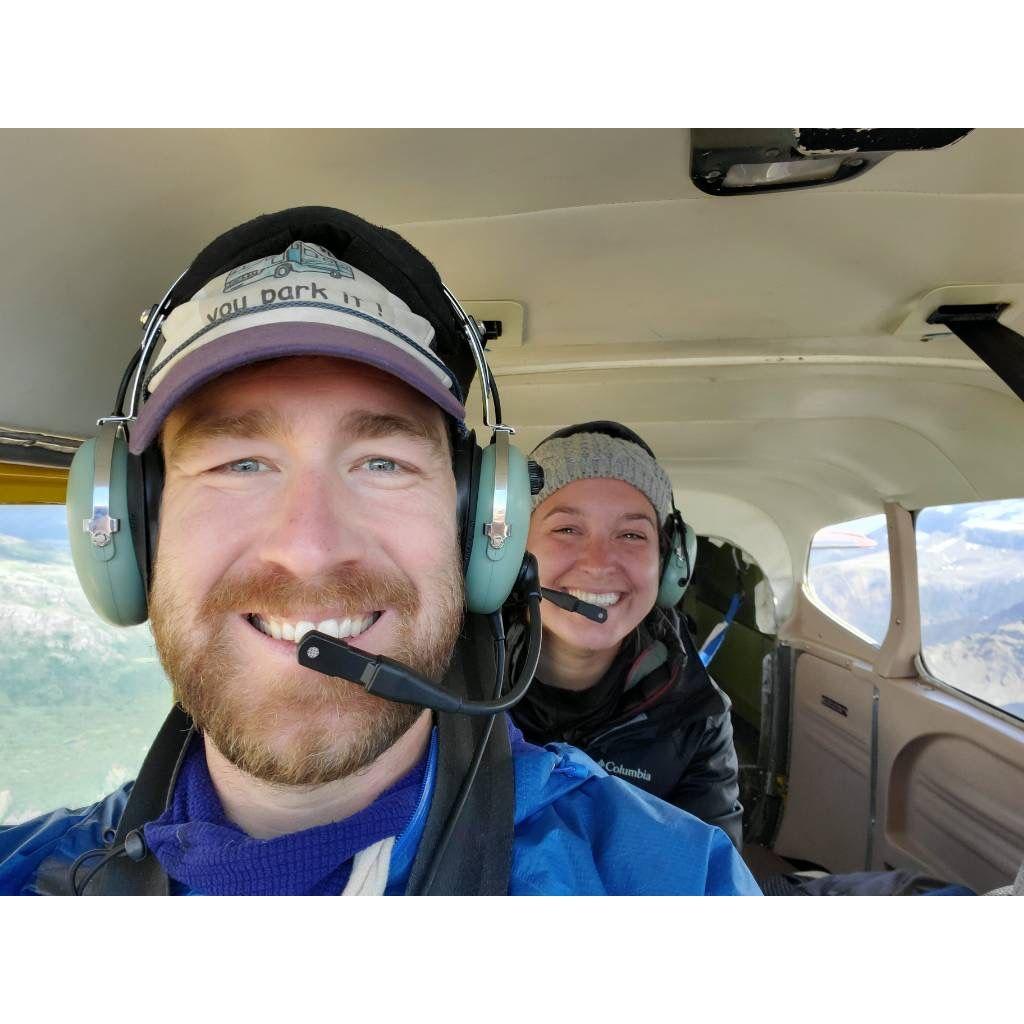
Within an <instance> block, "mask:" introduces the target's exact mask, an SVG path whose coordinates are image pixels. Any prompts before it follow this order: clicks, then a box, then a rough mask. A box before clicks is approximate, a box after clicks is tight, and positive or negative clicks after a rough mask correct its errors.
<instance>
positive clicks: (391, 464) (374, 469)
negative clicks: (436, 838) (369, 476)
mask: <svg viewBox="0 0 1024 1024" xmlns="http://www.w3.org/2000/svg"><path fill="white" fill-rule="evenodd" d="M366 466H367V468H368V469H369V470H370V472H371V473H393V472H394V471H395V470H396V469H398V463H397V462H395V461H394V460H393V459H367V460H366Z"/></svg>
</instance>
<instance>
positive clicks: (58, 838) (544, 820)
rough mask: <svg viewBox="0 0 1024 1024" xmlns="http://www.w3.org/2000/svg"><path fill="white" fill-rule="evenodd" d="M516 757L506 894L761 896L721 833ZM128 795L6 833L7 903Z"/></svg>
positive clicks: (545, 751)
mask: <svg viewBox="0 0 1024 1024" xmlns="http://www.w3.org/2000/svg"><path fill="white" fill-rule="evenodd" d="M436 746H437V744H436V741H434V742H432V743H431V747H430V754H429V758H428V763H427V773H426V779H425V781H424V785H423V792H422V794H421V796H420V800H419V804H418V806H417V808H416V811H415V813H414V814H413V817H412V820H411V822H410V823H409V825H408V827H407V828H406V829H405V831H404V832H403V833H402V834H401V835H400V836H398V837H397V839H396V842H395V847H394V850H393V852H392V858H391V869H390V874H389V876H388V887H387V895H399V894H401V893H402V892H404V890H405V884H406V882H407V880H408V877H409V871H410V868H411V866H412V862H413V859H414V857H415V854H416V850H417V848H418V846H419V842H420V838H421V836H422V834H423V828H424V825H425V823H426V820H427V813H428V811H429V809H430V799H431V795H432V793H433V788H434V780H435V775H436V768H437V750H436ZM512 756H513V764H514V770H515V839H514V843H513V850H512V872H511V876H510V881H509V895H511V896H529V895H590V896H601V895H652V896H653V895H713V896H718V895H760V890H759V889H758V887H757V883H756V882H755V881H754V879H753V877H752V876H751V874H750V872H749V871H748V870H747V868H746V865H744V863H743V861H742V860H741V859H740V857H739V855H738V854H737V852H736V850H735V848H734V847H733V845H732V843H731V842H730V841H729V838H728V836H726V834H725V833H724V832H723V831H722V830H721V829H719V828H713V827H711V826H709V825H705V824H704V823H703V822H702V821H700V820H699V819H697V818H695V817H693V816H692V815H690V814H688V813H686V812H685V811H681V810H679V809H678V808H676V807H673V806H671V805H670V804H667V803H665V802H663V801H662V800H659V799H657V798H656V797H653V796H651V795H649V794H648V793H645V792H644V791H643V790H640V789H637V788H636V787H634V786H631V785H629V783H626V782H623V781H622V780H621V779H617V778H615V777H613V776H610V775H608V773H607V772H605V771H604V770H603V769H601V768H599V767H598V766H597V765H596V764H595V763H594V762H593V761H592V760H591V759H590V758H589V757H587V755H586V754H583V753H581V752H580V751H579V750H577V749H576V748H575V747H570V746H567V745H566V744H562V743H552V744H549V745H548V746H547V747H544V748H541V747H535V746H533V745H531V744H529V743H526V742H525V741H523V740H522V738H521V737H520V736H519V735H518V730H515V731H514V732H513V741H512ZM131 785H132V784H131V783H127V784H126V785H124V786H122V787H121V789H119V790H117V791H115V792H114V793H111V794H110V795H109V796H106V797H104V798H103V799H102V800H100V801H99V802H98V803H96V804H93V805H92V806H91V807H88V808H85V809H82V810H78V811H69V810H60V811H54V812H53V813H52V814H49V815H45V816H43V817H40V818H35V819H33V820H32V821H28V822H24V823H22V824H20V825H12V826H7V827H4V828H0V895H26V896H29V895H39V890H38V888H37V887H36V874H37V871H38V868H39V865H40V864H41V863H42V861H43V860H45V859H47V858H50V857H55V858H56V859H58V860H60V861H66V862H67V864H68V866H70V865H71V863H72V861H73V860H74V859H75V858H76V857H77V856H79V855H80V854H82V853H84V852H85V851H86V850H91V849H95V848H97V847H100V846H102V845H104V842H105V841H109V839H110V838H111V836H112V835H113V830H114V828H115V827H116V825H117V822H118V819H119V817H120V815H121V812H122V810H123V809H124V805H125V802H126V801H127V798H128V793H129V791H130V789H131ZM51 863H53V862H52V861H51ZM172 891H173V890H172ZM183 894H187V893H183Z"/></svg>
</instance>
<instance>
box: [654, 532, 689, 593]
mask: <svg viewBox="0 0 1024 1024" xmlns="http://www.w3.org/2000/svg"><path fill="white" fill-rule="evenodd" d="M680 525H681V526H682V530H683V537H682V544H680V543H679V534H678V532H677V531H678V528H679V527H678V526H677V527H676V528H675V529H673V532H672V543H671V548H670V550H669V553H668V558H667V560H666V562H665V569H664V572H662V574H661V583H660V585H659V586H658V599H657V601H656V604H657V606H658V607H659V608H675V606H676V605H677V604H679V602H680V601H682V599H683V595H684V594H685V593H686V588H687V587H688V586H689V585H690V580H691V579H692V578H693V567H694V564H695V563H696V561H697V534H696V533H695V532H694V530H693V527H691V526H690V525H689V524H688V523H682V522H681V521H680ZM680 551H681V552H682V555H680Z"/></svg>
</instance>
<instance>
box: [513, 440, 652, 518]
mask: <svg viewBox="0 0 1024 1024" xmlns="http://www.w3.org/2000/svg"><path fill="white" fill-rule="evenodd" d="M530 458H531V459H533V461H534V462H536V463H538V464H539V465H540V466H542V467H543V469H544V486H543V488H541V491H540V493H539V494H535V495H534V496H533V507H534V508H536V507H537V506H538V505H539V504H540V503H541V502H542V501H544V500H545V499H546V498H550V497H551V495H552V494H554V493H555V491H558V490H561V488H563V487H565V486H566V485H567V484H571V483H573V482H574V481H576V480H593V479H599V480H622V481H624V482H625V483H627V484H632V485H633V486H634V487H635V488H636V489H637V490H638V491H640V492H641V493H642V494H645V495H646V496H647V500H648V501H650V503H651V504H652V505H653V506H654V510H655V511H656V512H657V513H658V522H659V524H660V523H664V522H665V520H666V519H668V516H669V513H670V512H671V511H672V483H671V482H670V480H669V478H668V474H667V473H666V472H665V470H663V469H662V468H661V466H659V465H658V463H657V462H656V461H655V460H654V459H652V458H651V456H650V455H648V454H647V452H645V451H644V450H643V448H641V447H640V445H638V444H634V443H633V442H632V441H624V440H622V438H618V437H610V436H609V435H608V434H570V435H569V436H568V437H552V438H549V439H548V440H546V441H543V442H542V443H541V444H539V445H538V446H537V447H536V448H535V449H534V451H533V453H532V454H531V455H530Z"/></svg>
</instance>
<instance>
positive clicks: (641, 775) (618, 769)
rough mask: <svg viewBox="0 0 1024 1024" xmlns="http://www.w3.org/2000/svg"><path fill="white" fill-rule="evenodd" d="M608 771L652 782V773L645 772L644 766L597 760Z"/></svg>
mask: <svg viewBox="0 0 1024 1024" xmlns="http://www.w3.org/2000/svg"><path fill="white" fill-rule="evenodd" d="M597 763H598V764H599V765H600V766H601V767H602V768H603V769H604V770H605V771H606V772H610V773H611V774H612V775H620V776H621V777H622V778H624V779H640V780H641V781H643V782H650V781H651V779H652V777H653V776H652V775H651V773H650V772H645V771H644V770H643V768H627V767H626V766H625V765H624V764H617V763H616V762H615V761H605V760H601V761H598V762H597Z"/></svg>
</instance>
